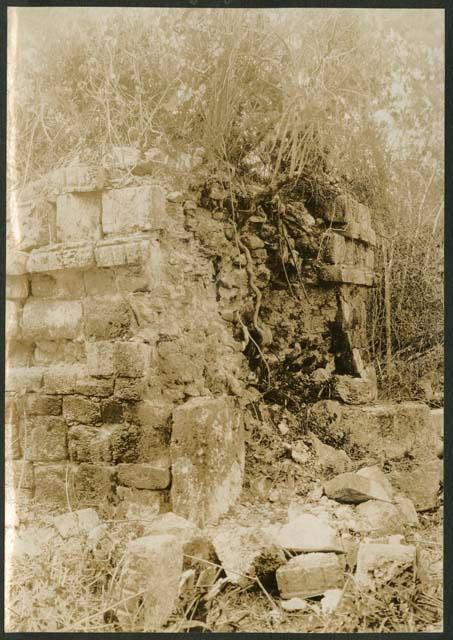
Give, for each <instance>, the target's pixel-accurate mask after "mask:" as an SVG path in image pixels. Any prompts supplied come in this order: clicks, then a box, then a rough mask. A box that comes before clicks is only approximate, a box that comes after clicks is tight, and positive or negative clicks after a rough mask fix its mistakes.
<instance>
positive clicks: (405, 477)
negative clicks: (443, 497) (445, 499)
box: [391, 459, 442, 511]
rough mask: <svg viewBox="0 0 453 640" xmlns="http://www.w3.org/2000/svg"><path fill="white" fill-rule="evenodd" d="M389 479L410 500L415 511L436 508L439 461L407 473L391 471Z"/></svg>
mask: <svg viewBox="0 0 453 640" xmlns="http://www.w3.org/2000/svg"><path fill="white" fill-rule="evenodd" d="M391 478H392V482H393V484H394V485H395V486H396V487H397V488H398V490H399V491H400V492H401V493H403V494H405V495H406V496H407V497H408V498H410V499H411V500H412V502H413V503H414V505H415V508H416V510H417V511H429V510H430V509H434V508H435V507H436V506H437V501H438V494H439V489H440V482H441V479H442V461H441V460H437V459H434V460H432V461H431V462H425V463H423V464H420V465H417V466H416V467H415V468H413V469H412V470H408V471H392V472H391Z"/></svg>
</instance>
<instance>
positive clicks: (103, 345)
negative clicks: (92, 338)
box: [86, 341, 115, 377]
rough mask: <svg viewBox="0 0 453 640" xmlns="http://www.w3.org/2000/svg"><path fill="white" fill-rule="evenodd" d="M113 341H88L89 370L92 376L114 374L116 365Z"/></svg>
mask: <svg viewBox="0 0 453 640" xmlns="http://www.w3.org/2000/svg"><path fill="white" fill-rule="evenodd" d="M114 349H115V344H114V343H113V342H104V341H103V342H87V344H86V353H87V370H88V373H89V374H90V375H91V376H104V377H108V376H111V375H113V373H114V371H115V366H114Z"/></svg>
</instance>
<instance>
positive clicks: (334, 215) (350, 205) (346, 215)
mask: <svg viewBox="0 0 453 640" xmlns="http://www.w3.org/2000/svg"><path fill="white" fill-rule="evenodd" d="M328 219H329V220H330V221H331V222H337V223H342V224H348V223H351V222H355V223H362V224H365V225H370V224H371V216H370V210H369V209H368V207H366V206H365V205H363V204H360V203H359V202H357V200H355V199H354V198H353V197H352V196H349V195H341V196H338V197H337V198H335V200H334V202H333V203H332V205H331V208H330V210H329V211H328Z"/></svg>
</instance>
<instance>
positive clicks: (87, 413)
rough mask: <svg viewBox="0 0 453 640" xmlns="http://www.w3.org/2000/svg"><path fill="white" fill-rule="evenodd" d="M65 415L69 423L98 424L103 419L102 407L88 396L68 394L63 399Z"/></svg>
mask: <svg viewBox="0 0 453 640" xmlns="http://www.w3.org/2000/svg"><path fill="white" fill-rule="evenodd" d="M63 417H64V419H65V420H66V422H67V423H68V424H97V423H99V422H100V421H101V408H100V405H99V404H98V403H97V402H94V401H93V400H89V399H88V398H81V397H78V396H66V397H65V398H64V399H63Z"/></svg>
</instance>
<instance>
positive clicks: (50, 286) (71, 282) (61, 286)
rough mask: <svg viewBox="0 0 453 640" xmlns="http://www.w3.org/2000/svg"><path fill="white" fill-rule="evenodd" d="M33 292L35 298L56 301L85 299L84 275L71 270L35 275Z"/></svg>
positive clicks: (32, 278) (32, 281) (32, 284)
mask: <svg viewBox="0 0 453 640" xmlns="http://www.w3.org/2000/svg"><path fill="white" fill-rule="evenodd" d="M31 292H32V295H33V297H34V298H54V299H56V300H65V299H74V298H83V297H84V296H85V286H84V281H83V274H82V273H81V272H79V271H71V270H69V269H65V270H64V271H60V272H59V271H55V272H54V273H52V274H48V273H33V274H32V275H31Z"/></svg>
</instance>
